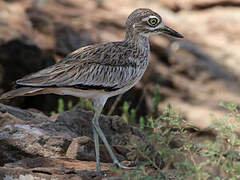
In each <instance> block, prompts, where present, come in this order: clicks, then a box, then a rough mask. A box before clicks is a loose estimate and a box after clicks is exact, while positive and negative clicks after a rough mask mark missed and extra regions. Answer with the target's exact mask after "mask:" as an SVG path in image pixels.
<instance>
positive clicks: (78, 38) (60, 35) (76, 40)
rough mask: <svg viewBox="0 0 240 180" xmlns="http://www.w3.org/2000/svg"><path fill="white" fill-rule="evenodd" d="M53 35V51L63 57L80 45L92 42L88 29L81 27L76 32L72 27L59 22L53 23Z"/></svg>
mask: <svg viewBox="0 0 240 180" xmlns="http://www.w3.org/2000/svg"><path fill="white" fill-rule="evenodd" d="M54 35H55V39H56V44H55V51H56V52H57V53H58V54H60V55H61V56H63V57H64V56H66V55H67V54H69V53H71V52H72V51H74V50H76V49H78V48H80V47H83V46H87V45H89V44H93V40H92V39H91V36H90V34H89V33H88V31H86V30H84V29H82V30H80V31H79V32H77V31H76V30H74V29H73V28H72V27H70V26H67V25H64V24H60V23H57V24H56V25H55V33H54Z"/></svg>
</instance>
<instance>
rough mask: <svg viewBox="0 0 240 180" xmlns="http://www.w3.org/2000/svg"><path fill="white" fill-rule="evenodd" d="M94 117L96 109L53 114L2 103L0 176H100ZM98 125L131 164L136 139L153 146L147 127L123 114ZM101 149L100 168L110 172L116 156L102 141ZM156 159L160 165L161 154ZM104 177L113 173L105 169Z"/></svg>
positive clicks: (118, 154) (120, 158)
mask: <svg viewBox="0 0 240 180" xmlns="http://www.w3.org/2000/svg"><path fill="white" fill-rule="evenodd" d="M92 117H93V113H92V112H89V111H85V110H81V109H73V110H70V111H66V112H64V113H62V114H60V115H55V116H52V117H51V118H50V117H48V116H46V115H44V114H43V113H41V112H34V111H30V110H29V111H27V110H21V109H18V108H14V107H11V106H6V105H3V104H0V148H1V152H0V159H1V161H0V166H1V167H0V179H4V178H5V179H4V180H6V179H9V180H10V179H14V178H19V177H21V176H22V177H24V176H25V178H27V177H29V178H30V177H34V178H32V179H37V177H39V178H42V179H44V178H45V179H51V178H53V177H54V178H55V179H61V180H62V179H68V180H70V179H71V180H76V179H94V178H100V177H99V176H97V175H96V171H95V170H96V163H95V162H94V161H95V152H94V142H93V140H92V129H91V119H92ZM100 125H101V128H102V129H103V131H104V132H105V135H106V137H107V139H108V141H109V142H110V144H111V145H112V148H113V150H114V152H115V155H116V156H117V158H118V159H119V160H120V161H122V162H123V163H124V164H126V165H128V166H130V167H131V166H135V165H136V159H135V158H136V157H134V156H133V155H132V154H131V152H132V151H134V148H136V144H135V145H134V142H135V143H142V144H149V146H151V144H150V143H149V142H148V141H147V139H146V137H145V135H144V134H143V132H141V131H139V130H138V129H137V128H135V127H131V126H129V125H128V124H127V123H126V122H125V121H124V120H123V119H121V118H120V117H119V116H101V118H100ZM151 149H152V151H153V154H154V148H151ZM100 154H101V162H102V170H105V171H106V170H108V169H109V168H110V167H112V160H111V158H110V156H109V154H108V153H107V150H106V149H105V147H104V146H103V145H100ZM152 158H153V157H152ZM154 158H158V160H157V162H159V163H158V165H159V167H162V166H163V162H162V160H161V158H160V156H159V155H158V156H154ZM142 160H144V158H142ZM50 175H51V176H50ZM104 176H106V177H107V176H109V175H108V173H107V172H106V174H105V175H103V177H104ZM19 179H21V178H19Z"/></svg>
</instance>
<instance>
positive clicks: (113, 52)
mask: <svg viewBox="0 0 240 180" xmlns="http://www.w3.org/2000/svg"><path fill="white" fill-rule="evenodd" d="M125 26H126V32H125V39H124V40H122V41H116V42H106V43H97V44H93V45H88V46H85V47H82V48H79V49H77V50H75V51H73V52H72V53H70V54H68V55H67V56H66V57H65V58H63V59H62V60H60V61H58V62H57V63H56V64H54V65H52V66H49V67H47V68H45V69H42V70H40V71H38V72H36V73H33V74H30V75H27V76H25V77H23V78H22V79H19V80H17V81H16V89H14V90H11V91H9V92H6V93H4V94H2V96H0V99H10V98H13V97H16V96H33V95H39V94H58V95H71V96H75V97H83V98H88V99H90V100H92V102H93V106H94V117H93V119H92V129H93V138H94V144H95V156H96V171H97V172H98V173H101V164H100V154H99V137H100V138H101V140H102V142H103V143H104V145H105V147H106V149H107V151H108V153H109V155H110V156H111V159H112V161H113V164H114V165H116V166H117V167H119V168H123V169H127V168H129V167H127V166H124V165H122V164H121V163H120V162H119V161H118V159H117V158H116V156H115V154H114V153H113V151H112V149H111V147H110V145H109V143H108V141H107V139H106V137H105V135H104V133H103V131H102V130H101V128H100V126H99V117H100V115H101V113H102V110H103V107H104V105H105V103H106V101H107V99H108V98H110V97H112V96H116V95H119V94H122V93H124V92H126V91H128V90H129V89H130V88H132V87H133V86H134V85H135V84H136V83H137V82H139V80H140V79H141V78H142V76H143V74H144V72H145V71H146V68H147V66H148V63H149V56H150V45H149V36H150V35H153V34H166V35H168V36H172V37H175V38H183V35H182V34H180V33H178V32H177V31H175V30H173V29H171V28H170V27H168V26H167V25H165V24H164V22H163V20H162V17H161V16H160V15H159V14H158V13H156V12H154V11H152V10H151V9H148V8H138V9H136V10H134V11H133V12H132V13H131V14H130V15H129V16H128V18H127V20H126V23H125Z"/></svg>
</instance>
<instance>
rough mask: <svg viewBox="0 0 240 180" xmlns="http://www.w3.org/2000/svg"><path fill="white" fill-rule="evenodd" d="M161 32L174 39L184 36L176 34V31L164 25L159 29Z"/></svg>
mask: <svg viewBox="0 0 240 180" xmlns="http://www.w3.org/2000/svg"><path fill="white" fill-rule="evenodd" d="M161 32H162V33H163V34H167V35H170V36H173V37H176V38H183V37H184V36H183V35H181V34H180V33H178V32H177V31H175V30H173V29H171V28H170V27H168V26H166V25H164V26H163V27H162V28H161Z"/></svg>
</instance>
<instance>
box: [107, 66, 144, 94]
mask: <svg viewBox="0 0 240 180" xmlns="http://www.w3.org/2000/svg"><path fill="white" fill-rule="evenodd" d="M145 71H146V68H142V69H139V71H138V72H137V73H136V74H135V75H134V76H133V77H132V78H131V79H130V80H128V81H127V82H126V83H125V84H124V86H122V87H121V88H120V89H118V90H115V91H112V92H109V94H108V96H109V97H111V96H116V95H119V94H122V93H125V92H126V91H128V90H129V89H131V88H132V87H133V86H134V85H135V84H137V83H138V82H139V81H140V80H141V78H142V76H143V74H144V72H145Z"/></svg>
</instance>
